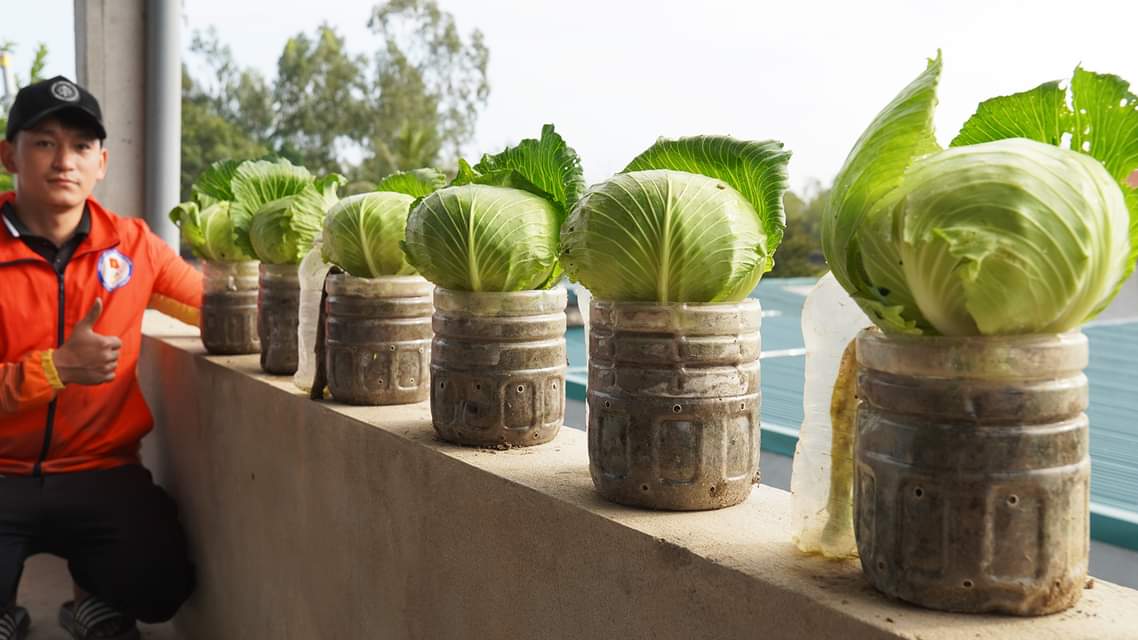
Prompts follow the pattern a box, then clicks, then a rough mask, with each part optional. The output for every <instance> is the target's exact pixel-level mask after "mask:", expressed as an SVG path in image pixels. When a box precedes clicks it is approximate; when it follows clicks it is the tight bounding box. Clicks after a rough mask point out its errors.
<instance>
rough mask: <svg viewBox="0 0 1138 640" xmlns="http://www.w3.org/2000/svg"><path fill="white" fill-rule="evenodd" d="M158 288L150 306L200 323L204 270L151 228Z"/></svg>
mask: <svg viewBox="0 0 1138 640" xmlns="http://www.w3.org/2000/svg"><path fill="white" fill-rule="evenodd" d="M146 239H147V244H148V245H149V251H150V258H151V264H152V265H154V270H155V278H154V288H153V290H152V291H151V293H150V302H149V304H148V305H147V306H149V307H150V308H151V309H157V310H158V311H161V312H162V313H165V314H166V315H168V316H172V317H174V318H177V319H178V320H181V321H182V322H185V323H186V324H192V325H194V326H197V325H198V324H199V323H200V319H201V306H202V274H201V272H200V271H198V270H197V269H195V268H193V267H191V266H190V265H189V264H188V263H187V262H186V261H185V260H182V258H181V256H179V255H178V254H177V253H175V252H174V250H173V249H171V248H170V245H168V244H166V242H165V241H163V240H162V239H161V238H159V237H158V236H156V235H154V234H153V233H151V232H149V231H147V234H146Z"/></svg>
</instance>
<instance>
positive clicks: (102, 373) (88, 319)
mask: <svg viewBox="0 0 1138 640" xmlns="http://www.w3.org/2000/svg"><path fill="white" fill-rule="evenodd" d="M102 314H103V301H102V300H100V299H98V298H96V299H95V304H93V305H92V306H91V310H90V311H88V312H87V315H85V316H83V319H82V320H80V321H79V322H78V323H76V325H75V328H74V329H72V330H71V337H70V338H68V339H67V342H65V343H64V344H63V346H62V347H60V348H58V349H56V350H55V353H54V354H52V355H53V357H54V362H55V368H56V370H58V371H59V379H60V380H61V381H63V383H64V384H92V385H93V384H103V383H104V382H110V381H111V380H114V378H115V368H116V367H117V366H118V363H119V349H121V348H122V340H119V339H118V338H117V337H115V336H103V335H99V334H97V333H95V329H94V326H95V321H96V320H98V319H99V316H101V315H102Z"/></svg>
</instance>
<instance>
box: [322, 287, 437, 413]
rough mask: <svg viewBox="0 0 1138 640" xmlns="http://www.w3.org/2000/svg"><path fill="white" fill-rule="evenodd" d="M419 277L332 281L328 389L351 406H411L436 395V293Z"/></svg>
mask: <svg viewBox="0 0 1138 640" xmlns="http://www.w3.org/2000/svg"><path fill="white" fill-rule="evenodd" d="M433 288H434V285H432V284H431V283H430V282H427V281H426V280H424V279H423V278H421V277H419V276H390V277H384V278H357V277H354V276H350V275H347V274H338V275H333V276H329V278H328V299H327V302H326V306H325V323H324V327H325V328H324V345H325V347H324V348H325V362H326V366H325V369H326V371H327V372H328V389H329V390H330V391H331V392H332V397H333V398H335V399H336V400H339V401H340V402H346V403H348V404H368V405H380V404H410V403H413V402H421V401H423V400H426V399H427V396H428V395H429V394H430V389H431V386H430V368H429V367H430V362H431V312H432V311H433V310H434V307H433V306H432V304H431V290H432V289H433Z"/></svg>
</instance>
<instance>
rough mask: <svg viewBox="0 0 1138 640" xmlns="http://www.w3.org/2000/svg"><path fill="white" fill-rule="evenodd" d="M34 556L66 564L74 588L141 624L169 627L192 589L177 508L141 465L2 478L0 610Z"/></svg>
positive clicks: (0, 496)
mask: <svg viewBox="0 0 1138 640" xmlns="http://www.w3.org/2000/svg"><path fill="white" fill-rule="evenodd" d="M37 553H50V554H53V555H57V556H60V557H62V558H64V559H65V560H67V566H68V569H70V571H71V578H72V579H73V580H74V581H75V583H76V584H78V585H79V587H81V588H82V589H83V590H84V591H86V592H87V593H90V594H92V595H94V596H97V597H99V598H100V599H102V600H103V601H104V602H106V603H107V604H109V605H110V606H111V607H113V608H114V609H115V610H117V611H119V612H121V613H124V614H126V615H129V616H131V617H133V618H136V619H138V620H141V621H143V622H149V623H154V622H162V621H165V620H169V619H170V618H171V617H173V616H174V613H175V612H176V611H177V610H178V607H180V606H181V604H182V603H183V602H184V601H185V600H186V598H188V597H189V595H190V592H191V591H193V587H194V577H193V566H192V565H191V564H190V561H189V558H188V555H187V550H186V537H185V533H184V532H183V531H182V526H181V524H180V523H179V522H178V510H177V507H176V506H175V505H174V501H173V500H172V499H170V496H168V495H166V492H165V491H163V490H162V489H161V488H160V487H158V486H156V485H155V484H154V481H153V480H152V479H151V476H150V472H149V471H147V470H146V469H144V468H143V467H141V466H139V465H126V466H122V467H117V468H114V469H108V470H104V471H82V472H78V473H65V474H55V475H46V476H43V477H39V478H34V477H16V476H3V477H0V607H2V606H4V605H5V604H6V603H9V602H11V601H12V600H13V599H14V598H15V595H16V590H17V588H18V586H19V582H20V574H21V572H22V571H23V566H24V559H25V558H27V557H28V556H30V555H34V554H37ZM68 599H70V598H68Z"/></svg>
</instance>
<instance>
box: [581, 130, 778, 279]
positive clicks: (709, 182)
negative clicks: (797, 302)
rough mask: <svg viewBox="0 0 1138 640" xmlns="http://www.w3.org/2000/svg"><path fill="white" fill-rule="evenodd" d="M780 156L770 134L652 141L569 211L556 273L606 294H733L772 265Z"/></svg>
mask: <svg viewBox="0 0 1138 640" xmlns="http://www.w3.org/2000/svg"><path fill="white" fill-rule="evenodd" d="M789 159H790V152H789V151H785V150H783V146H782V143H780V142H773V141H767V142H749V141H741V140H734V139H732V138H729V137H723V136H700V137H694V138H683V139H680V140H675V141H669V140H661V141H659V142H657V143H656V144H655V145H653V146H652V147H651V148H649V149H648V150H647V151H645V152H644V153H642V154H641V155H640V156H638V157H637V158H636V159H634V160H633V161H632V163H631V164H629V165H628V167H626V168H625V170H624V172H623V173H620V174H617V175H616V176H613V177H612V178H611V179H609V180H608V181H606V182H604V183H601V184H600V185H598V186H595V187H593V188H592V189H590V190H589V192H588V193H586V194H585V196H584V197H583V198H581V201H580V202H579V203H578V204H577V206H576V207H575V208H574V209H573V211H572V212H571V213H570V214H569V217H568V219H567V220H566V222H565V226H564V229H563V230H562V238H561V242H562V247H561V255H560V257H561V262H562V264H564V265H565V271H566V273H567V274H568V276H569V278H570V279H571V280H573V281H574V282H579V283H581V284H582V285H583V286H584V287H585V288H586V289H588V290H589V291H590V292H591V293H592V294H593V295H594V296H596V297H598V298H602V299H607V300H639V301H652V302H723V301H732V302H734V301H738V300H742V299H743V298H745V297H747V295H748V294H749V293H750V292H751V291H752V290H753V289H754V288H755V285H757V284H758V282H759V278H761V277H762V275H763V274H764V273H766V272H767V271H770V269H771V267H772V266H773V264H774V260H773V255H774V252H775V249H776V248H777V247H778V244H779V242H781V240H782V233H783V228H784V227H785V215H784V213H783V208H782V196H783V193H784V192H785V191H786V187H787V176H786V165H787V162H788V161H789Z"/></svg>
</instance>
